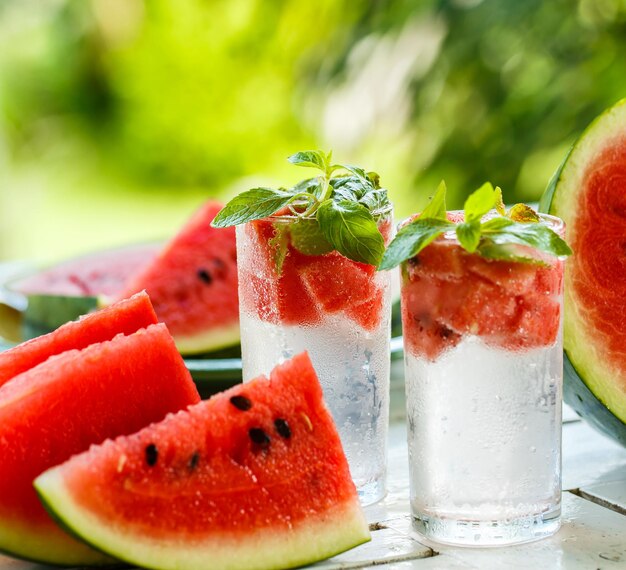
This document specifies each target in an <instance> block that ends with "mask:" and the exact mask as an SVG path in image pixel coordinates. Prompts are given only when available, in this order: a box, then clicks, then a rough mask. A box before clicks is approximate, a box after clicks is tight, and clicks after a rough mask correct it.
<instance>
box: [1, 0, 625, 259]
mask: <svg viewBox="0 0 626 570" xmlns="http://www.w3.org/2000/svg"><path fill="white" fill-rule="evenodd" d="M624 96H626V0H551V1H550V2H545V1H543V0H523V1H520V0H484V1H482V2H481V1H480V0H456V1H442V0H440V1H406V0H395V1H391V0H389V1H385V0H372V1H354V0H317V1H316V2H301V1H298V0H290V1H282V2H279V1H277V0H211V1H208V0H204V1H203V0H19V1H16V0H0V224H1V225H0V259H19V258H30V259H36V260H39V261H51V260H54V259H59V258H62V257H65V256H69V255H73V254H77V253H81V252H85V251H88V250H91V249H94V248H101V247H108V246H113V245H117V244H122V243H127V242H132V241H141V240H151V239H155V238H163V237H167V236H168V235H171V234H172V233H173V232H174V231H175V229H176V228H177V227H178V226H179V225H180V224H181V223H182V222H183V221H184V220H185V219H186V218H187V217H188V216H189V215H190V213H191V212H192V211H193V209H194V208H195V207H196V206H197V205H198V204H200V203H201V202H202V201H203V200H205V199H206V198H207V197H212V196H216V197H222V198H226V197H228V196H232V195H233V194H234V193H236V192H238V191H240V190H242V189H246V188H248V187H250V186H251V185H254V184H258V183H264V184H279V183H281V184H286V183H289V182H292V181H295V180H296V179H297V178H299V177H300V176H301V175H303V172H302V171H301V170H299V169H297V168H294V167H290V166H289V165H288V164H287V163H286V161H285V157H286V156H287V155H289V154H290V153H291V152H293V151H295V150H299V149H305V148H323V149H330V148H332V149H333V150H334V154H335V157H336V158H338V159H341V160H342V161H346V162H347V161H349V162H353V163H357V164H362V165H363V166H365V167H367V168H368V169H373V170H377V171H378V172H380V173H381V175H382V181H383V183H384V184H385V185H386V186H387V187H388V188H389V190H390V194H391V196H392V199H393V200H394V201H395V202H396V204H397V215H398V217H402V216H404V215H406V214H407V213H409V212H410V211H415V210H418V209H420V208H421V207H422V206H423V205H424V204H425V203H426V201H427V199H428V196H429V195H430V194H431V193H432V192H433V191H434V189H435V187H436V185H437V183H438V181H439V180H440V179H442V178H445V179H446V181H447V184H448V188H449V193H450V201H449V206H451V207H459V206H461V205H462V201H463V198H464V197H465V196H466V195H467V194H468V193H469V192H470V191H471V190H473V189H475V188H476V187H478V186H479V185H480V184H481V183H482V182H483V181H485V180H490V181H492V182H493V183H494V184H499V185H500V186H502V187H503V189H504V193H505V199H506V200H507V201H509V202H514V201H520V200H536V199H538V197H539V195H540V194H541V192H542V190H543V188H544V187H545V185H546V183H547V181H548V179H549V177H550V175H551V174H552V172H553V171H554V170H555V168H556V167H557V166H558V164H559V163H560V161H561V159H562V157H563V155H564V153H565V152H566V150H567V148H568V146H569V145H570V144H571V143H572V142H573V140H574V139H575V137H576V135H577V134H578V133H580V132H581V130H582V129H583V128H584V127H585V126H586V125H587V124H588V123H589V122H590V120H591V119H592V118H593V117H594V116H595V115H597V114H598V113H599V112H601V111H602V110H603V109H604V108H605V107H607V106H609V105H611V104H613V103H614V102H615V101H617V100H618V99H620V98H622V97H624Z"/></svg>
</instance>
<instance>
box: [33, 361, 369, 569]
mask: <svg viewBox="0 0 626 570" xmlns="http://www.w3.org/2000/svg"><path fill="white" fill-rule="evenodd" d="M35 486H36V488H37V490H38V492H39V493H40V495H41V497H42V499H43V501H44V502H45V503H46V504H47V506H48V508H49V509H50V510H51V511H52V512H53V513H54V515H55V516H56V517H58V518H59V519H60V520H61V521H62V522H63V523H64V524H65V525H66V526H67V527H68V528H70V529H71V530H72V532H74V533H76V534H77V535H79V536H80V537H81V538H83V539H84V540H86V541H87V542H89V543H91V544H93V545H94V546H96V547H97V548H99V549H101V550H103V551H104V552H107V553H109V554H111V555H112V556H115V557H117V558H119V559H121V560H125V561H127V562H129V563H132V564H138V565H140V566H144V567H147V568H163V569H179V568H194V569H200V570H201V569H205V568H206V569H209V568H220V569H239V568H241V569H246V570H254V569H269V568H290V567H294V566H300V565H304V564H308V563H310V562H314V561H316V560H320V559H323V558H326V557H329V556H332V555H334V554H336V553H339V552H342V551H344V550H347V549H349V548H352V547H353V546H356V545H358V544H361V543H363V542H366V541H367V540H369V532H368V525H367V523H366V522H365V518H364V516H363V512H362V510H361V507H360V504H359V500H358V498H357V494H356V489H355V487H354V484H353V483H352V480H351V478H350V473H349V470H348V464H347V462H346V458H345V456H344V454H343V451H342V448H341V443H340V441H339V437H338V435H337V431H336V429H335V426H334V424H333V421H332V419H331V417H330V415H329V412H328V410H327V408H326V406H325V405H324V402H323V400H322V390H321V388H320V385H319V381H318V379H317V376H316V374H315V371H314V370H313V367H312V365H311V362H310V360H309V357H308V355H306V354H300V355H298V356H296V357H295V358H293V359H292V360H291V361H288V362H286V363H285V364H283V365H280V366H278V367H276V368H275V369H274V371H273V372H272V374H271V376H270V379H267V378H265V377H262V376H261V377H259V378H257V379H255V380H253V381H252V382H250V383H247V384H244V385H241V386H237V387H235V388H232V389H230V390H228V391H227V392H224V393H222V394H219V395H217V396H214V397H213V398H212V399H211V400H208V401H206V402H202V403H200V404H198V405H196V406H193V407H191V408H189V409H188V410H187V411H184V412H180V413H178V414H176V415H170V416H168V418H166V419H165V420H164V421H163V422H161V423H158V424H155V425H152V426H149V427H147V428H145V429H143V430H141V431H140V432H138V433H137V434H134V435H131V436H128V437H121V438H118V439H116V440H115V441H107V442H105V443H104V444H102V445H100V446H98V447H92V448H91V449H90V450H89V451H88V452H86V453H83V454H81V455H78V456H76V457H74V458H72V459H71V460H70V461H68V462H66V463H64V464H63V465H61V466H59V467H55V468H54V469H51V470H49V471H47V472H46V473H44V474H43V475H41V476H40V477H39V478H38V479H37V481H36V483H35Z"/></svg>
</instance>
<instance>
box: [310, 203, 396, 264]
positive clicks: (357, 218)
mask: <svg viewBox="0 0 626 570" xmlns="http://www.w3.org/2000/svg"><path fill="white" fill-rule="evenodd" d="M317 221H318V222H319V225H320V227H321V229H322V232H323V233H324V237H325V238H326V239H327V240H328V241H329V242H330V243H331V244H332V245H333V247H334V248H335V249H336V250H337V251H338V252H339V253H341V254H342V255H344V256H346V257H347V258H349V259H352V260H353V261H360V262H362V263H369V264H370V265H378V264H379V263H380V260H381V258H382V256H383V252H384V251H385V243H384V240H383V236H382V235H381V234H380V232H379V231H378V226H377V225H376V221H375V220H374V217H373V216H372V214H371V212H370V211H369V210H368V209H367V208H366V207H365V206H363V205H362V204H357V203H355V202H352V201H349V200H339V201H335V200H330V199H329V200H326V201H325V202H322V204H321V206H320V207H319V209H318V210H317Z"/></svg>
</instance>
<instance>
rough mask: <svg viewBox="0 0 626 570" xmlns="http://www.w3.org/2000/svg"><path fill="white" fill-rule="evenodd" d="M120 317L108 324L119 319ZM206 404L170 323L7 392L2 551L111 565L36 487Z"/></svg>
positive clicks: (64, 358) (15, 382)
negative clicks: (172, 415) (120, 439)
mask: <svg viewBox="0 0 626 570" xmlns="http://www.w3.org/2000/svg"><path fill="white" fill-rule="evenodd" d="M113 309H114V308H113V307H111V310H109V311H107V312H106V313H103V314H102V315H101V316H100V321H102V320H104V319H105V318H107V319H108V320H110V321H114V320H115V318H116V315H115V310H113ZM117 310H121V309H119V305H118V309H117ZM109 328H110V327H109ZM65 332H66V331H61V332H60V333H59V334H60V336H59V338H60V339H61V341H62V340H63V339H64V338H65V337H66V335H65ZM54 334H56V333H53V335H52V336H51V337H49V339H48V340H47V341H46V342H47V343H48V344H49V345H53V342H52V341H54ZM52 349H54V346H52ZM52 352H54V350H52ZM10 354H11V353H10V352H7V353H5V355H9V356H10ZM199 399H200V398H199V396H198V392H197V390H196V388H195V386H194V384H193V382H192V380H191V377H190V375H189V372H188V371H187V369H186V368H185V365H184V363H183V360H182V358H181V356H180V354H179V353H178V351H177V350H176V347H175V345H174V341H173V340H172V337H171V335H170V334H169V332H168V331H167V328H166V327H165V325H163V324H156V325H151V326H149V327H148V328H146V329H141V330H139V331H137V332H134V333H132V334H130V335H128V336H125V335H123V334H119V335H117V336H116V337H115V338H113V339H112V340H109V341H105V342H101V343H98V344H92V345H90V346H88V347H87V348H84V349H83V350H69V351H67V352H63V353H61V354H57V355H55V356H51V357H50V358H48V360H46V361H45V362H42V363H40V364H37V365H36V366H34V367H33V368H31V369H29V370H27V371H25V372H22V373H21V374H19V375H17V376H15V377H14V378H13V379H11V380H10V381H9V382H7V383H6V384H4V385H3V386H2V387H0V457H1V458H2V462H1V476H0V551H4V552H7V553H9V554H11V555H12V556H17V557H21V558H26V559H30V560H36V561H40V562H46V563H51V564H59V565H86V564H104V563H110V562H111V559H110V558H109V557H107V556H105V555H103V554H101V553H100V552H98V551H96V550H93V549H91V548H89V547H88V546H86V545H85V544H84V543H82V542H79V541H77V540H76V539H74V538H72V537H71V536H70V535H69V534H66V533H65V532H63V531H62V530H61V529H60V528H59V527H58V526H57V525H56V524H55V523H54V522H53V520H52V519H51V518H50V516H49V515H48V514H47V513H46V511H45V510H44V508H43V507H42V505H41V503H40V501H39V500H38V498H37V495H36V493H35V490H34V488H33V486H32V482H33V480H34V479H35V477H37V476H38V475H39V474H40V473H42V472H43V471H45V470H46V469H48V468H50V467H52V466H54V465H58V464H59V463H62V462H63V461H65V460H67V459H68V458H70V457H71V456H72V455H74V454H76V453H79V452H82V451H85V450H86V449H88V448H89V446H90V445H91V444H94V443H101V442H102V441H104V440H105V439H107V438H108V437H116V436H118V435H122V434H128V433H133V432H135V431H137V430H138V429H140V428H142V427H144V426H145V425H148V424H149V423H150V422H154V421H158V420H161V419H163V418H164V417H165V416H166V414H167V413H168V412H174V411H178V410H181V409H183V408H186V407H187V406H188V405H190V404H194V403H197V402H198V401H199Z"/></svg>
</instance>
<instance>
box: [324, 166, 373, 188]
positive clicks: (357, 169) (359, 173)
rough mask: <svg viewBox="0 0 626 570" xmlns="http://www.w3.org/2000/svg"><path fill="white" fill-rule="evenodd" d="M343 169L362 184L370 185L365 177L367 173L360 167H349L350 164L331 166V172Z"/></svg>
mask: <svg viewBox="0 0 626 570" xmlns="http://www.w3.org/2000/svg"><path fill="white" fill-rule="evenodd" d="M340 168H343V169H345V170H347V171H348V172H352V174H354V175H355V176H356V177H357V178H359V179H360V180H361V182H363V183H364V184H367V185H370V184H371V182H370V179H369V178H368V177H367V173H366V172H365V170H364V169H363V168H361V167H360V166H351V165H350V164H335V165H333V170H338V169H340Z"/></svg>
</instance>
